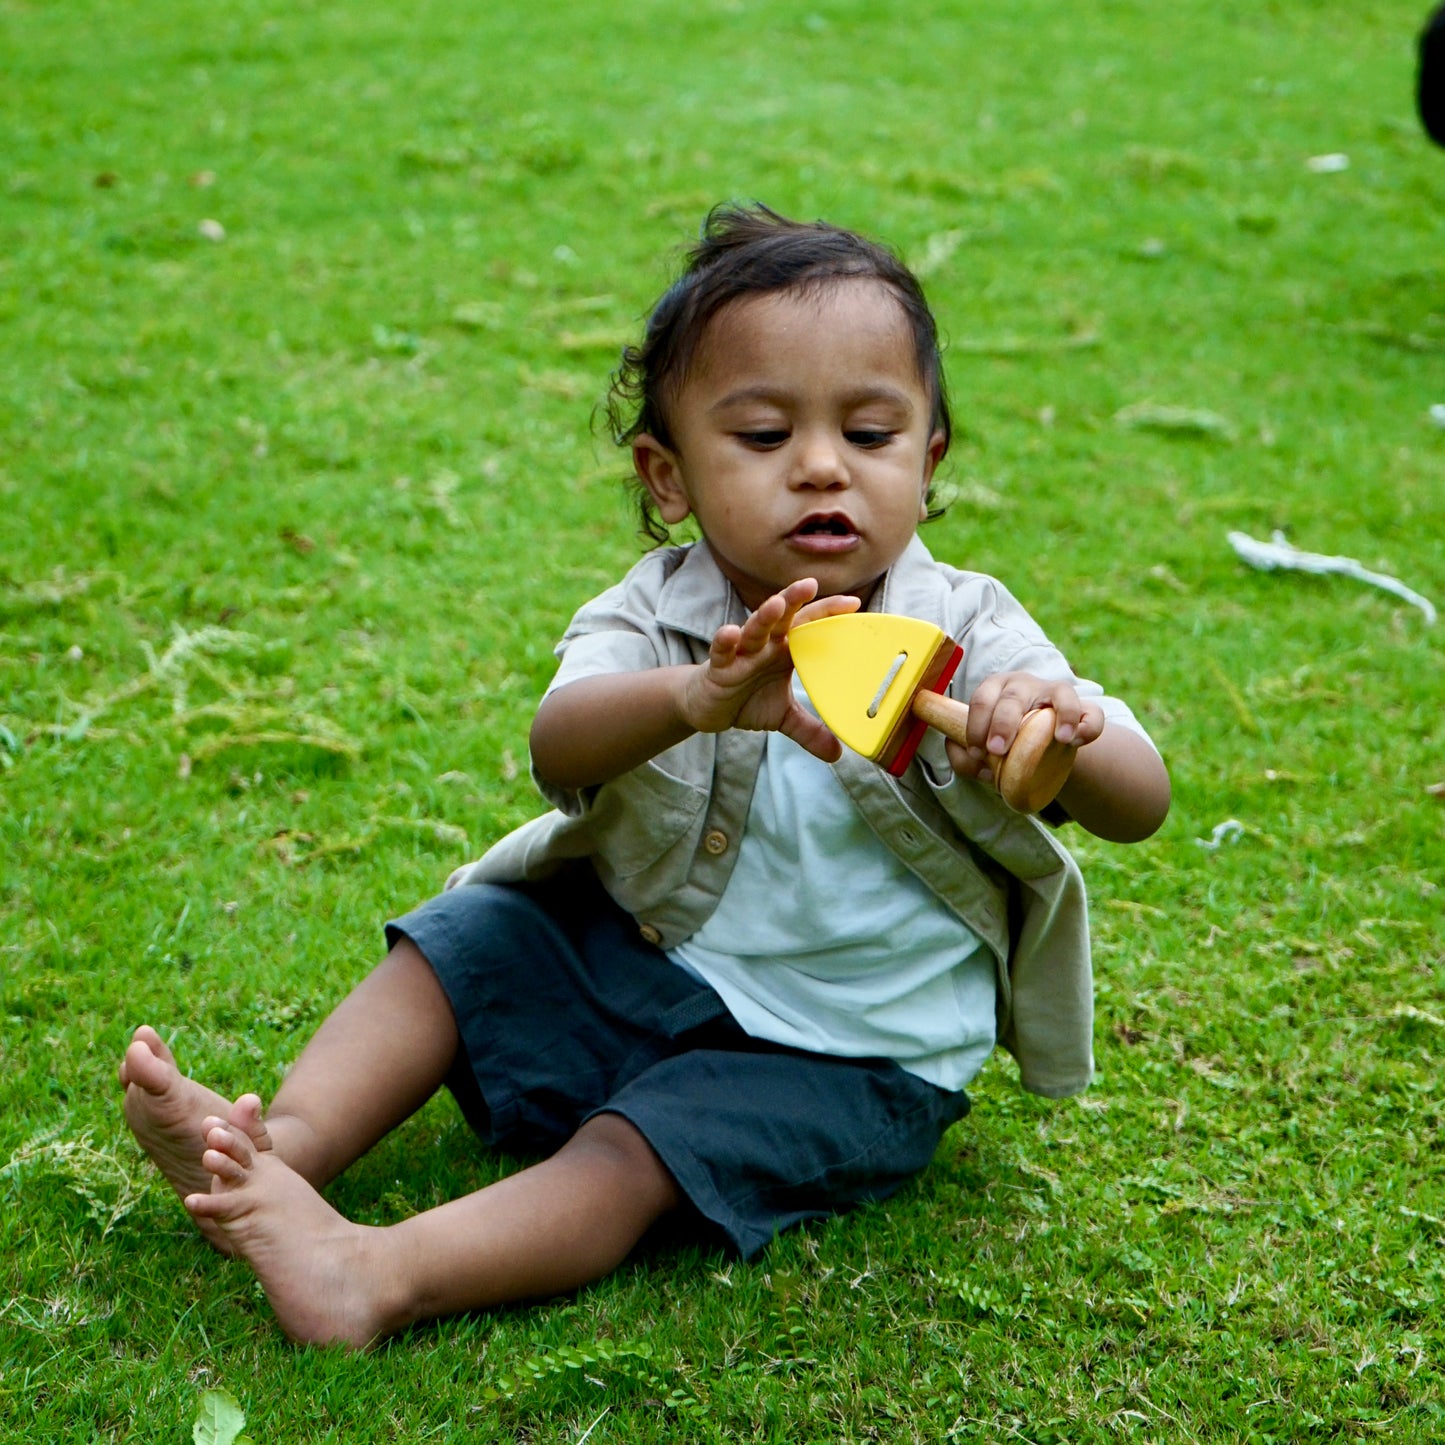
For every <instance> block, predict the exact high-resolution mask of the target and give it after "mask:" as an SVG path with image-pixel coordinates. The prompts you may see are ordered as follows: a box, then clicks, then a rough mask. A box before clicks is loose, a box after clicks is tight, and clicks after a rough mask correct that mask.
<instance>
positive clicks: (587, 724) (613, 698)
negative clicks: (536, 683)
mask: <svg viewBox="0 0 1445 1445" xmlns="http://www.w3.org/2000/svg"><path fill="white" fill-rule="evenodd" d="M817 591H818V584H817V583H816V582H815V581H814V580H813V579H812V578H804V579H802V580H800V581H797V582H794V583H792V584H791V585H790V586H789V587H787V588H785V589H784V590H783V591H782V592H779V593H776V594H774V595H773V596H772V597H770V598H768V600H767V601H766V602H764V603H763V604H762V606H761V607H759V608H758V609H757V611H756V612H754V613H752V615H751V616H750V617H749V618H748V619H747V621H746V622H744V623H743V624H742V626H741V627H739V626H736V625H735V624H729V625H727V626H726V627H721V628H719V629H718V631H717V634H716V636H714V638H713V640H712V648H711V650H710V652H709V654H708V659H707V661H706V662H702V663H696V664H684V665H681V666H676V667H657V668H649V669H647V670H646V671H643V672H627V673H610V674H606V675H603V676H598V677H586V678H580V679H578V680H577V681H576V682H569V683H567V684H566V685H565V686H563V687H559V688H558V689H557V690H556V691H555V692H553V693H549V694H548V695H547V697H545V698H544V699H543V700H542V705H541V707H539V708H538V709H537V715H536V717H535V718H534V719H533V722H532V734H531V751H532V765H533V767H534V768H535V769H536V771H537V773H538V775H539V776H540V777H542V778H544V779H545V780H546V781H547V782H548V783H551V784H552V785H553V786H554V787H558V788H569V789H570V788H587V787H595V786H597V785H599V784H601V783H605V782H608V781H610V780H611V779H612V778H616V777H620V776H621V775H622V774H623V773H626V772H630V771H631V770H632V769H633V768H636V767H640V766H641V765H642V764H643V763H645V762H647V761H648V760H649V759H651V758H654V757H656V756H657V755H658V753H661V752H665V751H666V750H667V749H668V748H670V747H673V746H675V745H676V744H678V743H680V742H682V741H683V740H684V739H685V738H688V737H691V736H692V734H693V733H696V732H723V731H724V730H725V729H727V728H731V727H739V728H755V729H777V730H778V731H780V732H783V733H786V734H787V735H788V736H789V737H791V738H792V739H793V741H794V742H796V743H798V744H800V745H801V746H802V747H804V748H806V749H807V750H808V751H809V752H811V753H814V754H816V755H817V756H818V757H820V758H822V759H824V761H826V762H833V761H835V760H836V759H837V757H838V756H839V754H840V752H841V748H840V745H839V743H838V741H837V739H836V738H834V736H833V734H832V733H831V732H829V731H828V729H827V728H826V727H824V726H823V724H822V723H820V722H819V721H818V720H817V718H815V717H814V716H813V715H812V714H811V713H809V712H808V711H807V710H806V709H805V708H802V707H799V706H798V704H797V702H796V701H795V700H794V698H793V693H792V674H793V662H792V657H791V656H790V654H789V652H788V644H787V636H788V631H789V629H790V628H791V627H792V626H793V625H794V624H795V623H797V622H810V621H813V620H814V619H816V618H819V617H832V616H836V615H838V614H840V613H844V612H852V611H855V610H856V609H857V607H858V599H857V598H855V597H828V598H824V599H822V600H821V601H817V602H815V601H814V600H813V599H814V597H815V596H816V595H817Z"/></svg>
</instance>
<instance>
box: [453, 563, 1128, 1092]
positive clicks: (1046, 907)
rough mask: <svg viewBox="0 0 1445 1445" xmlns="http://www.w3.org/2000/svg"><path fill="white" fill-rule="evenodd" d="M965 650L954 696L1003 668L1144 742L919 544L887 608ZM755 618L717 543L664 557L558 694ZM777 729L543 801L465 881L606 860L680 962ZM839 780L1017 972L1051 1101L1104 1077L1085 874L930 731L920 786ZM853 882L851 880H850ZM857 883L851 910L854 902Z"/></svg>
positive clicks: (987, 591) (568, 663) (636, 579)
mask: <svg viewBox="0 0 1445 1445" xmlns="http://www.w3.org/2000/svg"><path fill="white" fill-rule="evenodd" d="M870 607H871V609H872V610H876V611H881V612H891V613H898V614H901V615H905V616H910V617H920V618H923V619H924V620H926V621H929V622H932V623H934V624H936V625H937V626H940V627H942V628H943V629H944V630H945V631H946V632H948V633H949V634H950V635H951V636H953V637H955V638H957V639H958V641H959V642H960V643H961V644H962V646H963V649H964V660H963V663H962V665H961V666H960V668H959V670H958V673H957V674H956V675H955V677H954V680H953V684H952V687H951V689H950V690H951V691H952V692H954V693H955V694H956V695H958V696H960V697H963V698H967V697H970V696H971V695H972V693H973V691H974V689H975V688H976V687H977V686H978V684H979V683H980V682H981V681H982V680H983V679H984V678H985V677H988V676H991V675H992V674H994V673H998V672H1007V671H1017V670H1021V671H1027V672H1031V673H1034V674H1035V675H1036V676H1039V677H1044V678H1049V679H1067V680H1068V681H1070V682H1072V684H1073V685H1074V686H1075V687H1076V688H1077V689H1078V691H1079V693H1080V695H1081V696H1083V697H1086V698H1093V699H1095V700H1097V701H1098V702H1099V704H1100V705H1101V706H1102V707H1103V708H1104V712H1105V716H1106V718H1107V720H1108V725H1109V726H1123V727H1127V728H1130V729H1131V730H1133V731H1135V732H1138V733H1140V735H1141V736H1145V734H1144V733H1143V729H1142V728H1140V726H1139V724H1138V723H1137V722H1136V721H1135V719H1134V717H1133V714H1132V713H1131V712H1130V711H1129V709H1128V708H1127V707H1126V706H1125V705H1124V704H1123V703H1122V702H1119V701H1118V700H1117V699H1114V698H1110V697H1106V696H1105V695H1104V693H1103V691H1102V689H1101V688H1100V687H1099V686H1098V685H1097V684H1096V683H1092V682H1089V681H1087V680H1084V679H1080V678H1077V677H1075V675H1074V674H1073V672H1072V671H1071V670H1070V668H1069V666H1068V663H1067V662H1066V661H1065V660H1064V658H1063V656H1062V654H1061V653H1059V651H1058V650H1057V649H1056V648H1055V647H1054V646H1053V645H1052V644H1051V643H1050V642H1049V641H1048V639H1047V638H1046V637H1045V636H1044V634H1043V632H1042V631H1041V630H1040V628H1039V627H1038V625H1037V624H1036V623H1035V622H1034V621H1033V619H1032V618H1031V617H1029V615H1028V613H1027V612H1025V611H1024V609H1023V608H1022V607H1021V606H1020V605H1019V604H1018V602H1016V601H1015V600H1014V598H1013V597H1012V596H1011V595H1010V594H1009V593H1008V591H1007V590H1006V589H1005V588H1004V587H1003V586H1002V585H1001V584H1000V583H998V582H996V581H994V580H993V579H992V578H990V577H985V576H983V575H982V574H980V573H972V572H962V571H959V570H958V569H956V568H952V567H949V566H947V565H946V564H943V563H939V562H936V561H935V560H934V559H933V558H932V556H930V554H929V552H928V550H927V548H926V547H925V546H924V545H923V543H922V542H921V541H920V540H919V539H917V538H915V539H914V540H913V542H912V543H910V545H909V547H908V548H907V550H906V551H905V552H904V554H903V556H902V557H901V558H899V560H898V562H897V563H895V564H894V566H893V567H892V569H891V570H890V571H889V573H888V575H887V577H886V578H885V579H884V582H883V585H882V586H881V587H879V588H878V589H877V590H876V591H875V593H874V596H873V599H872V601H871V603H870ZM745 616H746V611H745V609H744V608H743V606H742V603H741V602H740V601H739V599H738V598H737V596H736V595H735V594H734V592H733V590H732V588H731V586H730V585H729V583H728V581H727V579H726V578H725V577H724V576H723V575H722V573H721V572H720V571H719V570H718V567H717V565H716V563H715V562H714V561H713V559H712V556H711V554H710V553H709V552H708V550H707V546H706V544H705V543H697V544H695V545H693V546H691V547H673V548H662V549H659V550H657V551H654V552H650V553H648V554H647V555H646V556H645V557H644V558H643V559H642V560H641V561H640V562H639V563H637V565H636V566H635V567H633V568H632V570H631V571H630V572H629V573H628V574H627V576H626V577H625V578H623V580H622V581H621V582H619V583H618V584H617V585H616V586H614V587H611V588H609V589H608V590H607V591H606V592H603V593H602V594H601V595H600V596H598V597H596V598H594V599H593V600H592V601H591V602H588V603H586V604H585V605H584V606H583V607H582V608H581V609H580V610H579V611H578V613H577V615H576V617H575V618H574V619H573V621H572V623H571V625H570V626H569V627H568V629H567V631H566V633H565V634H564V636H563V638H562V640H561V642H560V643H559V644H558V647H557V652H558V656H559V657H560V658H561V666H560V667H559V669H558V672H557V675H556V677H555V678H554V679H553V681H552V684H551V689H549V690H552V689H556V688H558V687H563V686H565V685H566V684H567V683H569V682H574V681H577V680H578V679H580V678H583V677H591V676H597V675H600V674H611V673H617V672H631V671H641V670H643V669H646V668H652V667H665V666H673V665H677V664H685V663H699V662H702V661H704V660H705V659H706V657H707V655H708V648H709V646H710V644H711V641H712V637H713V634H714V633H715V632H716V631H717V629H718V628H719V627H720V626H722V625H723V624H724V623H726V622H739V623H740V622H742V621H743V620H744V618H745ZM765 736H766V735H765V734H763V733H759V732H745V731H742V730H739V729H733V730H730V731H728V732H723V733H697V734H694V735H693V736H692V737H690V738H688V739H687V740H686V741H684V742H682V743H679V744H678V745H677V746H676V747H673V748H669V749H668V750H667V751H666V752H664V753H661V754H659V755H658V756H657V757H656V758H654V759H652V761H651V762H649V763H647V764H645V765H643V766H642V767H639V768H636V769H634V770H633V771H632V772H630V773H626V774H624V775H623V776H622V777H619V778H615V779H613V780H612V781H611V782H608V783H605V784H603V785H602V786H600V787H596V788H589V789H584V790H582V791H580V792H570V791H566V792H564V791H561V790H557V789H552V788H549V787H547V786H546V785H545V784H544V783H541V782H540V780H539V786H540V787H541V788H542V791H543V792H544V794H545V795H546V796H547V798H548V800H549V801H550V802H552V803H553V804H554V805H555V806H554V809H553V811H551V812H549V813H547V814H545V815H544V816H542V817H540V818H536V819H533V820H532V821H531V822H530V823H525V824H523V825H522V827H520V828H518V829H516V830H515V831H514V832H512V833H509V834H508V835H507V836H506V837H504V838H502V839H501V840H500V841H499V842H498V843H496V844H495V845H494V846H493V847H492V848H491V849H489V850H488V852H487V853H486V854H485V855H484V856H483V857H482V858H481V859H479V860H478V861H477V862H476V863H474V864H472V865H471V866H470V867H469V868H467V869H465V870H463V871H462V873H461V874H460V875H459V877H458V878H457V879H456V881H457V882H458V883H462V884H465V883H503V882H519V881H523V880H531V879H537V878H541V877H545V876H547V875H549V874H551V873H553V872H555V871H556V870H557V869H558V868H559V867H561V866H562V865H563V864H565V863H567V862H569V861H572V860H580V859H584V858H585V859H588V860H590V861H591V863H592V865H593V867H594V868H595V869H596V871H597V875H598V877H599V878H600V879H601V881H602V883H603V886H604V887H605V888H606V889H607V891H608V892H609V893H610V894H611V896H612V897H613V898H614V899H615V900H616V901H617V903H618V904H619V905H620V906H621V907H622V908H623V909H625V910H626V911H627V912H628V913H630V914H631V915H632V916H633V917H634V918H635V919H636V920H637V923H638V927H639V930H640V932H641V933H642V935H643V937H645V938H646V939H648V940H649V941H651V942H653V943H656V944H659V945H660V946H662V947H664V948H671V947H673V946H674V945H676V944H677V943H678V942H680V941H681V940H682V939H684V938H687V937H688V936H689V935H691V934H692V933H693V932H695V931H696V929H697V928H698V927H699V926H700V925H701V924H702V922H703V921H704V920H705V919H706V918H707V917H708V916H709V915H710V914H711V913H712V911H713V909H714V908H715V907H716V906H717V902H718V899H719V898H720V897H721V896H722V892H723V889H724V887H725V886H726V884H727V880H728V877H729V875H730V873H731V871H732V866H733V863H734V862H735V860H736V856H737V849H736V843H737V841H738V840H739V839H740V838H741V837H742V834H743V829H744V826H745V824H746V821H747V816H748V807H749V803H750V801H751V798H752V792H753V785H754V782H755V781H756V777H757V772H758V766H759V763H760V761H761V758H762V755H763V749H764V745H765ZM835 771H836V776H837V777H838V779H839V781H840V782H841V783H842V785H843V787H844V788H845V789H846V790H847V792H848V795H849V796H850V797H851V798H852V800H853V802H854V804H855V805H856V806H857V808H858V810H859V811H860V812H861V813H862V815H863V817H864V818H865V819H866V820H867V821H868V823H869V825H870V826H871V827H872V828H873V830H874V831H875V832H876V833H877V834H878V836H879V837H880V838H881V839H882V840H883V842H884V843H886V844H887V845H888V847H889V848H891V849H892V850H893V852H894V853H895V854H896V855H897V856H898V858H899V859H901V860H902V862H903V863H904V864H905V865H906V866H907V867H908V868H909V869H910V870H911V871H912V872H913V873H914V874H915V875H916V876H917V877H918V878H919V879H921V880H922V881H923V883H925V884H926V885H927V886H928V887H929V888H930V889H931V890H932V891H933V893H934V894H936V895H937V896H938V897H939V898H940V899H942V900H943V902H944V903H945V904H946V905H947V906H948V907H949V908H951V909H952V910H953V911H954V912H955V913H956V914H957V915H958V916H959V917H960V918H961V919H963V921H964V922H965V923H967V924H968V926H969V927H970V928H972V929H973V931H974V932H975V933H976V934H977V935H978V936H979V937H980V938H981V939H982V940H983V941H984V942H985V943H987V944H988V946H989V947H990V949H991V950H992V951H993V953H994V955H995V957H996V958H997V959H999V960H1000V966H999V976H998V1040H999V1042H1000V1043H1001V1044H1003V1046H1004V1047H1005V1048H1006V1049H1008V1051H1009V1052H1010V1053H1011V1054H1013V1055H1014V1057H1015V1058H1016V1059H1017V1061H1018V1064H1019V1070H1020V1075H1021V1078H1022V1082H1023V1085H1024V1087H1025V1088H1026V1089H1028V1090H1030V1091H1031V1092H1033V1093H1037V1094H1044V1095H1047V1096H1049V1097H1054V1098H1057V1097H1062V1096H1065V1095H1068V1094H1073V1093H1077V1092H1079V1091H1080V1090H1081V1089H1084V1088H1085V1087H1087V1085H1088V1083H1089V1080H1090V1077H1091V1075H1092V1073H1093V1049H1092V1032H1093V979H1092V973H1091V966H1090V955H1089V932H1088V908H1087V902H1086V898H1085V893H1084V885H1083V879H1082V877H1081V875H1080V873H1079V869H1078V866H1077V864H1076V863H1075V862H1074V860H1073V858H1072V857H1071V856H1070V855H1069V853H1068V851H1067V850H1066V849H1065V848H1064V847H1063V846H1062V845H1061V844H1060V843H1059V842H1058V841H1057V839H1056V838H1055V837H1054V835H1053V832H1052V831H1051V830H1050V829H1049V828H1048V827H1047V826H1045V825H1044V824H1042V823H1040V822H1039V821H1038V820H1037V819H1035V818H1031V817H1026V816H1024V815H1022V814H1019V813H1015V812H1014V811H1013V810H1012V809H1011V808H1009V807H1008V805H1007V804H1005V803H1004V802H1003V800H1002V799H1001V798H999V797H998V795H997V793H995V792H994V790H993V788H992V787H990V786H987V785H983V784H979V783H976V782H974V781H972V780H969V779H961V778H955V777H954V776H953V772H952V770H951V769H950V767H949V765H948V759H947V754H946V753H945V751H944V746H943V739H942V737H941V736H940V735H939V734H937V733H935V732H931V731H930V732H929V734H928V735H927V736H926V737H925V740H924V742H923V744H922V745H921V746H920V747H919V750H918V753H917V755H916V756H915V759H914V761H913V763H912V764H911V765H910V766H909V768H908V770H907V772H906V773H905V774H904V776H903V777H902V778H898V779H894V778H891V777H889V776H888V774H887V773H886V772H884V771H883V769H882V768H880V767H878V766H877V765H876V764H875V763H871V762H869V761H867V760H866V759H865V758H862V757H859V756H857V755H856V754H854V753H851V752H848V751H847V750H846V749H845V751H844V755H843V757H842V759H841V760H840V761H839V762H838V763H837V764H835ZM840 871H841V870H840ZM846 892H847V879H846V874H843V875H842V876H840V879H839V897H840V899H842V898H846Z"/></svg>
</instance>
